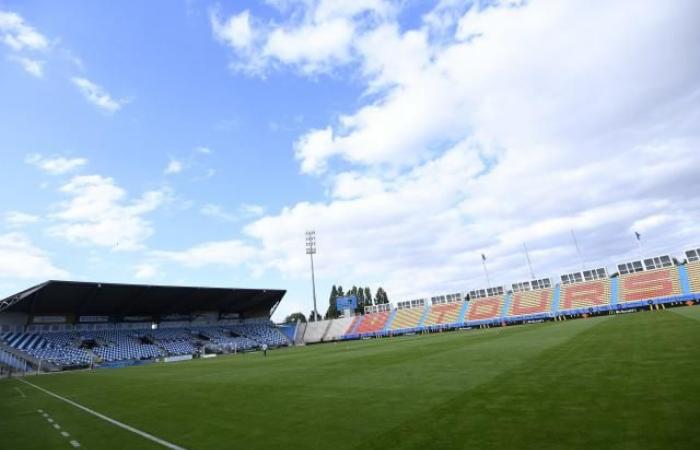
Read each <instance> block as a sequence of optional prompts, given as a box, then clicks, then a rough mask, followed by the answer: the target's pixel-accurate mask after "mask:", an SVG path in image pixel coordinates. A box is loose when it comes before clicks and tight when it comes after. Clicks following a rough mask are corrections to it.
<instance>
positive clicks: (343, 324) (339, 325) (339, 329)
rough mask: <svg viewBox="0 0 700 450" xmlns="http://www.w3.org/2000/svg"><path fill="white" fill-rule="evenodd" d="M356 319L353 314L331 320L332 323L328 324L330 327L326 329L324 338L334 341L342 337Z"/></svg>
mask: <svg viewBox="0 0 700 450" xmlns="http://www.w3.org/2000/svg"><path fill="white" fill-rule="evenodd" d="M354 320H355V317H352V316H351V317H341V318H338V319H333V320H332V321H331V324H330V325H329V326H328V329H327V330H326V334H325V335H324V336H323V340H324V341H334V340H336V339H338V338H340V337H341V336H342V335H343V334H344V333H345V330H347V329H348V327H349V326H350V324H352V322H353V321H354Z"/></svg>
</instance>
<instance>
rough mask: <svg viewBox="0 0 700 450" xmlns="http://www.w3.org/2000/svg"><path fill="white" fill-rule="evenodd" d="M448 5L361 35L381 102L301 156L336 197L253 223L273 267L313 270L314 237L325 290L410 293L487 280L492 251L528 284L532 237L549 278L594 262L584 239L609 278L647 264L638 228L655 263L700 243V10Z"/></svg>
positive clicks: (319, 134)
mask: <svg viewBox="0 0 700 450" xmlns="http://www.w3.org/2000/svg"><path fill="white" fill-rule="evenodd" d="M451 5H453V6H454V8H456V11H457V12H455V10H450V9H449V8H450V7H451ZM440 7H441V8H442V9H441V10H440V11H435V12H434V13H433V14H429V15H427V16H426V17H425V19H424V20H425V22H424V23H423V24H421V25H420V26H419V27H417V28H414V29H406V28H405V27H402V26H399V25H398V24H397V23H394V22H393V21H392V20H385V21H383V22H380V23H378V24H377V25H376V26H370V27H365V28H362V29H361V30H359V31H358V30H356V31H355V35H354V37H353V39H352V44H351V45H352V49H351V54H352V55H353V58H356V61H357V62H358V63H359V65H360V68H361V75H362V76H363V77H364V81H365V83H366V93H368V94H371V95H366V96H363V97H362V98H361V99H360V101H362V102H363V103H362V105H361V106H360V107H359V108H358V109H356V110H354V111H349V112H347V113H346V114H343V115H342V116H341V117H340V119H339V120H338V121H333V122H331V123H330V124H329V125H328V126H326V127H320V128H319V129H313V130H308V131H307V132H306V133H305V134H303V135H302V136H300V138H299V139H298V141H297V143H296V145H295V153H296V156H297V158H298V160H299V161H300V165H301V168H302V171H303V172H306V173H312V174H324V178H323V179H322V181H323V182H325V183H327V185H329V186H331V188H330V190H329V198H328V199H327V200H326V201H318V202H314V203H310V202H301V203H298V204H295V205H291V206H288V207H286V208H284V209H283V210H282V211H281V212H279V213H278V214H274V215H269V216H267V217H263V218H261V219H259V220H256V221H254V222H252V223H251V224H249V225H248V226H247V227H246V229H245V232H246V233H247V234H248V235H249V236H250V237H251V238H254V239H257V240H258V242H259V243H260V247H261V248H260V252H261V256H260V258H259V259H258V260H256V262H255V264H259V265H260V266H262V269H263V270H264V269H274V270H276V271H280V272H281V273H283V274H286V275H289V276H294V277H305V276H306V275H307V270H308V268H307V264H308V260H307V259H306V257H305V255H304V254H303V234H304V231H305V230H306V229H309V228H313V229H316V230H317V233H318V242H319V253H318V255H317V259H316V262H317V268H318V274H319V276H320V279H321V283H323V282H324V281H323V280H326V281H328V282H331V281H333V282H337V281H341V282H342V281H344V280H346V279H348V280H349V279H352V280H353V281H354V280H357V279H364V280H367V281H368V282H373V281H375V280H376V281H377V282H380V283H381V284H382V285H383V286H384V287H386V288H387V289H388V290H389V292H390V295H393V296H394V298H395V299H396V297H397V296H398V297H402V296H413V295H421V294H430V293H436V292H440V291H442V292H444V291H448V290H453V289H454V290H464V289H469V288H474V287H479V286H480V285H483V284H484V283H485V282H484V280H483V276H482V273H481V272H482V270H481V262H480V254H481V253H482V252H484V253H486V254H487V255H488V257H489V269H490V270H491V271H492V277H493V279H494V281H495V282H498V283H505V282H512V281H518V279H520V278H523V279H526V278H528V277H529V274H528V270H527V266H526V264H525V259H524V256H523V254H522V243H523V242H524V241H527V243H528V246H529V248H530V250H531V256H532V258H533V262H534V265H535V270H536V272H537V274H538V275H542V276H544V275H554V276H556V275H557V274H558V273H561V272H564V271H566V270H571V269H576V268H579V267H580V266H579V262H578V258H577V256H576V253H575V249H574V246H573V245H572V243H571V238H570V230H571V229H575V230H576V233H577V235H578V239H579V242H580V244H581V246H582V248H583V251H584V255H585V257H586V260H587V261H588V262H589V263H590V264H596V265H598V264H605V265H608V266H609V267H612V264H613V263H615V262H619V261H620V260H622V259H625V258H635V257H637V256H638V251H637V248H636V242H635V241H634V237H633V235H632V234H631V232H630V230H632V229H633V228H639V229H640V230H642V231H644V235H645V237H644V239H645V252H648V253H650V254H651V253H658V252H672V253H673V252H675V253H679V252H680V250H681V249H682V248H683V247H684V246H686V245H689V244H691V243H693V241H695V240H696V239H697V235H698V233H700V225H698V224H700V200H698V199H697V198H696V196H694V195H692V193H694V192H697V191H700V181H698V178H697V173H696V172H697V171H696V169H695V168H696V167H698V166H700V152H698V151H697V149H698V147H699V146H700V132H698V130H697V127H696V126H695V124H696V123H698V121H700V83H699V82H698V80H700V60H698V59H697V58H692V57H689V55H694V54H696V53H698V52H700V47H699V45H700V44H699V43H700V28H698V27H697V26H696V23H695V20H694V19H693V18H694V17H696V16H698V14H699V13H700V4H698V3H697V2H693V1H686V2H677V3H675V2H674V3H669V2H663V3H659V2H651V1H641V2H640V1H631V0H630V1H623V2H608V3H605V4H601V5H597V6H596V8H590V7H589V6H588V5H586V4H581V3H579V4H576V3H574V2H554V3H552V2H543V1H537V0H535V1H532V2H529V3H527V4H524V5H516V6H513V5H512V4H510V3H508V4H504V6H499V5H498V4H489V5H487V6H481V7H477V6H473V7H472V8H471V9H469V11H468V12H466V13H464V12H463V11H464V4H459V5H458V4H456V3H455V2H451V1H444V2H441V6H440ZM305 20H306V22H304V23H308V20H310V19H308V20H307V19H305ZM621 29H624V30H625V32H624V33H620V30H621ZM437 34H439V36H440V38H439V39H436V38H435V36H436V35H437ZM338 63H340V62H338ZM290 64H291V65H293V66H294V65H295V64H296V63H290ZM337 160H343V161H342V165H336V162H337ZM348 166H350V169H348ZM339 167H342V171H340V172H338V168H339ZM339 276H341V277H343V280H338V279H337V277H339Z"/></svg>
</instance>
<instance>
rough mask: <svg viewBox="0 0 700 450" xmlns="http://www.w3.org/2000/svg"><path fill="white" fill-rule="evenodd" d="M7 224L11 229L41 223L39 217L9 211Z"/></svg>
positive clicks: (6, 219) (6, 217)
mask: <svg viewBox="0 0 700 450" xmlns="http://www.w3.org/2000/svg"><path fill="white" fill-rule="evenodd" d="M4 220H5V223H6V224H7V225H8V226H10V227H23V226H25V225H30V224H33V223H36V222H38V221H39V216H36V215H34V214H28V213H25V212H22V211H9V212H7V213H5V217H4Z"/></svg>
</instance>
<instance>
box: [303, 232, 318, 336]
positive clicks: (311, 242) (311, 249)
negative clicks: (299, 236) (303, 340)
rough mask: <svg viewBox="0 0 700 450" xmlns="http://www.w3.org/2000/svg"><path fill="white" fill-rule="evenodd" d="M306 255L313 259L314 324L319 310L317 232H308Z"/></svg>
mask: <svg viewBox="0 0 700 450" xmlns="http://www.w3.org/2000/svg"><path fill="white" fill-rule="evenodd" d="M306 254H307V255H309V258H310V259H311V289H312V291H313V295H314V322H315V321H317V320H318V310H317V309H316V278H315V275H314V255H315V254H316V232H315V231H314V230H310V231H307V232H306Z"/></svg>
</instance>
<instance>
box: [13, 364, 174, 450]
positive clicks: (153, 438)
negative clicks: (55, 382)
mask: <svg viewBox="0 0 700 450" xmlns="http://www.w3.org/2000/svg"><path fill="white" fill-rule="evenodd" d="M18 379H19V381H21V382H22V383H25V384H28V385H29V386H31V387H33V388H34V389H38V390H40V391H41V392H43V393H45V394H48V395H50V396H51V397H54V398H57V399H59V400H62V401H64V402H66V403H68V404H69V405H72V406H75V407H76V408H78V409H82V410H83V411H85V412H86V413H88V414H92V415H93V416H95V417H99V418H100V419H102V420H104V421H106V422H109V423H111V424H112V425H115V426H117V427H119V428H123V429H125V430H127V431H131V432H132V433H134V434H138V435H139V436H141V437H143V438H146V439H148V440H149V441H153V442H155V443H156V444H160V445H162V446H163V447H166V448H169V449H172V450H187V449H186V448H184V447H180V446H179V445H175V444H172V443H170V442H168V441H166V440H164V439H161V438H159V437H156V436H153V435H152V434H149V433H146V432H145V431H141V430H139V429H136V428H134V427H132V426H130V425H127V424H125V423H122V422H119V421H118V420H114V419H112V418H111V417H107V416H105V415H104V414H100V413H98V412H97V411H93V410H92V409H90V408H88V407H85V406H83V405H81V404H80V403H76V402H74V401H73V400H69V399H67V398H65V397H61V396H60V395H58V394H54V393H53V392H51V391H49V390H47V389H44V388H43V387H40V386H37V385H36V384H34V383H30V382H29V381H27V380H23V379H21V378H18ZM75 442H76V443H77V442H78V441H75ZM72 443H73V442H71V444H72ZM79 445H80V444H78V446H79ZM74 447H75V445H74Z"/></svg>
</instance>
